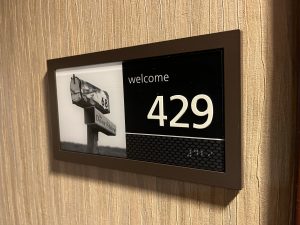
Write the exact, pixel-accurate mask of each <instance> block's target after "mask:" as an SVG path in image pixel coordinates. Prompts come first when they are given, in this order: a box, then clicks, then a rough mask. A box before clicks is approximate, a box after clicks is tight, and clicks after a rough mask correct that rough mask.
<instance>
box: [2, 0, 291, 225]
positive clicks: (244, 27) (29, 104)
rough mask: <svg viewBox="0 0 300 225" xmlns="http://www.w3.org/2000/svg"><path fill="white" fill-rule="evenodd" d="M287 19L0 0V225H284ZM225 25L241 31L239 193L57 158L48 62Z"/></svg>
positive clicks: (286, 4) (157, 0)
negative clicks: (53, 146)
mask: <svg viewBox="0 0 300 225" xmlns="http://www.w3.org/2000/svg"><path fill="white" fill-rule="evenodd" d="M293 12H294V9H293V5H292V0H285V1H282V0H122V1H121V0H52V1H46V0H22V1H19V0H2V1H0V224H1V225H22V224H26V225H28V224H34V225H35V224H36V225H41V224H42V225H48V224H49V225H58V224H62V225H75V224H78V225H79V224H80V225H95V224H103V225H106V224H107V225H116V224H121V225H134V224H144V225H149V224H152V225H164V224H165V225H194V224H195V225H199V224H200V225H220V224H224V225H227V224H228V225H243V224H247V225H254V224H260V225H262V224H270V225H279V224H282V225H286V224H291V223H292V220H293V204H294V199H295V196H294V171H295V170H294V166H295V148H294V147H295V146H294V142H295V132H294V130H295V121H296V120H295V109H296V98H295V97H296V90H295V89H296V87H295V75H294V72H293V63H292V62H293V43H294V41H293V26H294V23H293V21H294V20H293ZM231 29H241V31H242V49H243V50H242V51H243V57H242V64H243V65H242V74H243V79H242V84H243V88H242V90H243V96H242V99H243V109H242V111H243V115H242V118H243V120H242V121H243V129H242V131H243V152H244V154H243V155H244V159H243V161H244V172H243V177H244V189H243V190H242V191H240V192H236V191H232V190H226V189H222V188H215V187H209V186H204V185H196V184H190V183H184V182H178V181H172V180H167V179H161V178H155V177H149V176H144V175H138V174H131V173H125V172H118V171H113V170H107V169H101V168H95V167H89V166H84V165H77V164H72V163H66V162H57V161H54V160H53V158H52V153H51V152H52V149H51V139H50V132H49V129H50V128H51V121H49V116H50V115H49V108H48V96H47V95H48V94H47V89H48V87H47V80H46V78H45V77H46V71H47V68H46V60H47V59H50V58H57V57H63V56H70V55H75V54H83V53H88V52H94V51H102V50H107V49H114V48H120V47H126V46H132V45H138V44H144V43H150V42H156V41H163V40H169V39H175V38H182V37H189V36H193V35H200V34H207V33H213V32H219V31H225V30H231ZM70 132H72V131H70Z"/></svg>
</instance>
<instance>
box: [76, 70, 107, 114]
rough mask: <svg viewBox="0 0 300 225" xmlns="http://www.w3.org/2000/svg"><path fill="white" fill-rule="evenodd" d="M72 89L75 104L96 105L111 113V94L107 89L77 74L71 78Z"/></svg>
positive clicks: (82, 105) (103, 111)
mask: <svg viewBox="0 0 300 225" xmlns="http://www.w3.org/2000/svg"><path fill="white" fill-rule="evenodd" d="M70 90H71V97H72V102H73V104H75V105H78V106H80V107H83V108H86V107H90V106H95V107H96V108H97V109H98V110H100V112H102V113H104V114H106V113H109V96H108V93H107V92H106V91H103V90H101V89H99V88H97V87H95V86H94V85H92V84H90V83H88V82H86V81H83V80H80V79H79V78H78V77H76V76H75V74H73V77H72V78H71V82H70Z"/></svg>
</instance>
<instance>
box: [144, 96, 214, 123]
mask: <svg viewBox="0 0 300 225" xmlns="http://www.w3.org/2000/svg"><path fill="white" fill-rule="evenodd" d="M201 99H202V100H204V101H205V102H206V104H207V108H206V109H205V110H204V111H200V110H199V109H198V108H197V103H198V101H199V100H201ZM173 100H179V101H181V103H182V107H181V109H180V110H179V112H178V113H177V114H176V116H175V117H174V118H173V119H171V120H170V127H180V128H189V127H190V125H189V123H182V122H180V123H179V122H178V120H179V119H180V118H181V117H182V116H183V115H184V113H185V112H186V110H187V109H188V106H189V102H188V100H187V98H186V97H185V96H183V95H173V96H171V97H170V101H173ZM156 107H158V115H154V111H155V109H156ZM191 109H192V112H193V113H194V114H195V115H196V116H201V117H202V116H207V119H206V121H205V122H204V123H202V124H198V123H193V128H195V129H204V128H206V127H208V126H209V125H210V124H211V122H212V120H213V115H214V107H213V103H212V100H211V98H210V97H209V96H207V95H205V94H199V95H196V96H195V97H194V98H193V99H192V101H191ZM147 119H149V120H158V121H159V126H161V127H163V126H165V120H167V119H168V116H166V115H165V114H164V96H156V98H155V100H154V102H153V104H152V106H151V108H150V110H149V112H148V115H147Z"/></svg>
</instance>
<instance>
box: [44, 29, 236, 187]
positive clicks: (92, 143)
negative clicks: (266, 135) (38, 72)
mask: <svg viewBox="0 0 300 225" xmlns="http://www.w3.org/2000/svg"><path fill="white" fill-rule="evenodd" d="M48 75H49V83H50V92H51V93H50V96H51V99H50V101H51V112H52V119H53V123H52V126H53V129H52V130H53V132H52V133H53V138H54V147H55V154H54V156H55V158H56V159H61V160H68V161H73V162H79V163H86V164H92V165H97V166H100V167H108V168H113V169H119V170H124V171H131V172H137V173H145V174H150V175H155V176H162V177H168V178H173V179H180V180H186V181H191V182H196V183H203V184H211V185H217V186H223V187H229V188H234V189H240V188H241V183H242V182H241V130H240V129H241V125H240V124H241V100H240V99H241V91H240V32H239V31H238V30H235V31H228V32H223V33H218V34H211V35H204V36H197V37H191V38H184V39H178V40H172V41H166V42H159V43H154V44H147V45H141V46H134V47H129V48H123V49H116V50H110V51H105V52H97V53H90V54H85V55H79V56H71V57H66V58H60V59H52V60H49V61H48Z"/></svg>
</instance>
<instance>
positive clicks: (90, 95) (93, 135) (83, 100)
mask: <svg viewBox="0 0 300 225" xmlns="http://www.w3.org/2000/svg"><path fill="white" fill-rule="evenodd" d="M70 91H71V98H72V103H73V104H75V105H77V106H79V107H81V108H83V109H84V122H85V124H86V125H87V152H88V153H93V154H97V153H98V150H97V143H98V132H102V133H104V134H106V135H108V136H115V135H116V125H115V124H114V123H113V122H111V121H110V120H109V119H108V118H106V116H105V115H104V114H108V113H110V105H109V95H108V93H107V92H106V91H103V90H101V89H100V88H98V87H96V86H94V85H92V84H90V83H88V82H86V81H83V80H81V79H79V78H78V77H76V76H75V75H73V77H72V78H71V83H70Z"/></svg>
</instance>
